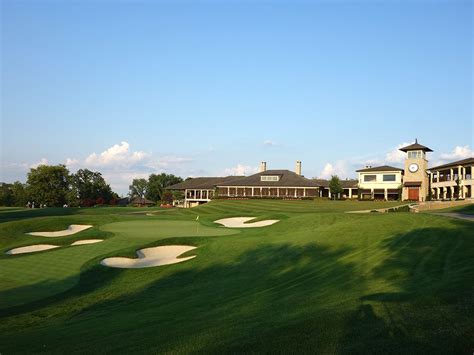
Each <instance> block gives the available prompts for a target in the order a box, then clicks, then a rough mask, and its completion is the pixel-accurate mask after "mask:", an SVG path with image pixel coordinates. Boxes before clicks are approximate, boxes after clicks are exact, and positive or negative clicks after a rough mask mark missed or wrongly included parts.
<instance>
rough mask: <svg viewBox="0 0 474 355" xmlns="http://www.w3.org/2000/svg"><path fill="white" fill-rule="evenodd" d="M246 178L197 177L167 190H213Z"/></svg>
mask: <svg viewBox="0 0 474 355" xmlns="http://www.w3.org/2000/svg"><path fill="white" fill-rule="evenodd" d="M242 178H245V176H226V177H196V178H192V179H188V180H186V181H183V182H180V183H179V184H175V185H172V186H168V187H167V188H166V189H167V190H186V189H213V188H215V187H216V186H217V185H219V184H225V183H227V181H234V180H239V179H242Z"/></svg>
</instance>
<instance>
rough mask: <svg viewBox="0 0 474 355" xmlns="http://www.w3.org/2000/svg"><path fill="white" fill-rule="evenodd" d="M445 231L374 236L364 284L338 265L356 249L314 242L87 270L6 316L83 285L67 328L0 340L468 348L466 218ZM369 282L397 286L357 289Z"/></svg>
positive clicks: (64, 344)
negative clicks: (377, 241)
mask: <svg viewBox="0 0 474 355" xmlns="http://www.w3.org/2000/svg"><path fill="white" fill-rule="evenodd" d="M455 224H456V225H457V226H458V228H425V229H417V230H414V231H412V232H410V233H407V234H401V235H395V236H393V237H390V238H388V239H386V240H385V241H384V242H382V249H383V250H385V251H386V252H387V254H388V257H387V259H386V260H385V261H384V262H382V264H381V265H380V266H378V267H377V268H375V269H374V270H373V275H370V276H369V278H370V279H369V278H367V276H362V275H361V274H360V268H359V267H358V265H357V264H356V263H355V262H349V261H348V257H349V256H350V255H351V253H353V252H357V251H358V250H353V249H350V248H339V249H334V248H328V247H326V246H323V245H319V244H311V245H304V246H294V245H291V244H284V245H264V246H260V247H258V248H254V249H252V250H248V251H245V252H243V253H242V254H240V255H239V256H238V257H236V258H233V259H232V258H229V259H230V260H234V261H233V262H229V263H219V264H211V265H209V266H205V267H199V265H200V264H199V263H195V260H191V261H188V262H186V263H183V264H178V265H170V266H165V267H163V268H149V269H140V270H127V271H121V270H120V271H118V270H108V269H106V268H101V267H97V268H92V269H91V270H89V271H88V272H86V273H85V274H83V275H82V277H81V284H80V285H78V286H77V287H74V288H73V289H71V290H70V291H69V292H66V293H63V294H62V295H58V296H56V297H54V298H50V299H49V300H48V301H47V302H46V303H44V300H43V301H42V302H41V303H36V304H32V305H27V306H24V307H23V308H17V310H16V311H17V313H24V312H29V311H31V310H41V311H43V310H44V312H48V306H50V307H52V308H53V309H54V307H56V306H57V307H64V309H65V310H66V311H67V310H68V306H67V305H68V304H74V302H75V299H76V298H77V297H78V296H81V295H85V294H87V293H88V292H90V291H91V290H94V291H95V294H94V297H95V299H94V300H89V302H88V305H85V306H83V307H81V308H80V309H77V310H74V311H69V313H67V314H65V315H64V317H65V318H67V321H64V322H63V321H56V322H51V323H50V324H49V325H48V326H47V327H46V326H44V328H43V329H39V330H34V329H33V330H32V331H30V332H29V333H26V335H24V336H21V334H20V335H17V334H13V335H12V334H10V335H9V337H8V338H7V337H1V336H0V338H5V342H8V344H7V345H6V346H5V351H7V350H9V349H11V350H15V351H19V352H21V351H27V350H28V351H30V352H34V351H37V350H41V349H40V348H39V346H40V345H38V344H36V343H35V339H38V338H41V339H42V340H43V341H44V342H45V343H48V344H54V349H50V350H54V351H56V352H63V353H64V352H69V351H84V352H87V351H89V352H90V351H91V349H90V348H88V347H87V346H88V345H87V344H94V347H95V349H100V351H101V352H114V351H120V352H148V353H150V352H183V353H186V352H206V353H224V352H225V353H248V352H253V353H261V352H278V353H282V352H283V353H286V352H292V353H315V352H317V353H364V354H367V353H369V354H370V353H428V352H429V353H447V352H453V353H464V352H469V351H471V350H472V345H473V341H472V338H471V337H470V336H469V335H472V330H473V328H474V327H473V322H472V320H471V319H473V317H472V315H473V314H472V313H473V312H472V303H473V301H472V297H468V296H469V294H471V296H472V285H474V282H471V281H473V279H472V276H473V266H472V260H473V257H474V255H473V254H472V253H473V252H474V248H473V244H472V243H473V239H474V238H473V236H472V231H471V229H470V228H469V225H468V223H462V222H458V223H455ZM198 258H199V256H198ZM351 260H353V259H351ZM193 263H194V264H193ZM170 270H176V271H175V272H172V273H169V271H170ZM116 271H117V272H116ZM109 272H110V274H109ZM118 275H120V276H121V277H120V280H118V282H113V281H114V280H115V277H116V276H118ZM378 279H380V280H383V281H384V282H385V283H391V284H393V285H394V288H396V289H397V290H398V291H397V292H384V293H372V294H370V293H367V294H365V293H366V291H365V290H367V289H368V288H369V287H364V286H365V284H368V283H372V284H373V283H376V282H377V280H378ZM150 280H151V281H150ZM145 281H146V282H145ZM104 282H106V283H104ZM140 283H141V286H143V287H138V286H137V284H140ZM101 286H110V287H105V288H104V289H102V287H101ZM367 286H368V285H367ZM124 290H125V291H126V292H122V291H124ZM101 292H103V295H104V296H107V300H102V301H101V299H102V297H101V295H102V294H101ZM114 292H116V295H113V294H112V293H114ZM111 294H112V297H111ZM104 298H105V297H104ZM56 302H61V303H62V304H59V305H56V304H55V303H56ZM52 308H49V309H52ZM61 309H62V308H58V309H56V312H59V311H60V310H61ZM63 329H67V331H63ZM2 340H3V339H2ZM92 350H93V349H92ZM471 352H472V351H471Z"/></svg>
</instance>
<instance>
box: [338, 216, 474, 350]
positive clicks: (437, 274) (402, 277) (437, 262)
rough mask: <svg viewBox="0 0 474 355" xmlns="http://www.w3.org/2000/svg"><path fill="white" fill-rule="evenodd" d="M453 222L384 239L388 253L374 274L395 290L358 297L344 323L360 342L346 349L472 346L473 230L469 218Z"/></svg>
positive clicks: (352, 335)
mask: <svg viewBox="0 0 474 355" xmlns="http://www.w3.org/2000/svg"><path fill="white" fill-rule="evenodd" d="M455 224H456V225H457V228H420V229H416V230H413V231H411V232H409V233H405V234H399V235H395V236H393V237H391V238H389V239H387V240H385V241H384V242H383V248H384V249H386V250H387V251H389V254H390V256H389V257H388V258H387V259H386V260H385V262H383V263H382V264H381V265H380V266H379V267H377V268H375V270H374V275H375V276H376V278H379V279H383V280H385V281H387V280H389V281H390V282H391V283H392V284H393V285H394V286H395V287H396V288H397V289H398V290H399V291H398V292H385V293H373V294H368V295H364V296H362V297H361V298H360V300H361V301H362V305H361V306H360V307H359V309H358V310H357V312H355V314H354V315H353V317H352V318H351V319H350V321H349V322H348V327H347V329H348V337H349V338H354V337H357V338H360V339H361V340H362V342H360V343H351V344H348V345H347V347H345V348H344V351H345V352H347V351H348V352H351V353H375V352H379V353H380V352H383V353H400V352H402V353H405V352H415V351H417V352H422V353H448V352H450V353H472V352H473V350H474V338H473V337H472V334H474V321H472V319H474V298H473V295H474V264H473V262H472V261H473V260H474V233H473V229H472V225H471V224H469V222H456V223H455ZM368 303H370V304H368ZM372 306H373V307H374V308H375V309H376V310H377V312H374V308H373V307H372ZM382 319H384V320H382ZM357 344H359V345H360V344H365V346H363V347H357V346H354V345H357Z"/></svg>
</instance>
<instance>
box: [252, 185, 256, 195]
mask: <svg viewBox="0 0 474 355" xmlns="http://www.w3.org/2000/svg"><path fill="white" fill-rule="evenodd" d="M253 189H254V187H252V197H254V196H255V193H254V190H253Z"/></svg>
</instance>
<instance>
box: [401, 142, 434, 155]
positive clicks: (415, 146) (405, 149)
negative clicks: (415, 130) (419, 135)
mask: <svg viewBox="0 0 474 355" xmlns="http://www.w3.org/2000/svg"><path fill="white" fill-rule="evenodd" d="M400 150H401V151H402V152H408V151H410V150H423V151H425V152H432V150H431V149H430V148H428V147H425V146H424V145H421V144H418V139H416V140H415V143H413V144H410V145H407V146H406V147H403V148H400Z"/></svg>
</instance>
